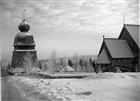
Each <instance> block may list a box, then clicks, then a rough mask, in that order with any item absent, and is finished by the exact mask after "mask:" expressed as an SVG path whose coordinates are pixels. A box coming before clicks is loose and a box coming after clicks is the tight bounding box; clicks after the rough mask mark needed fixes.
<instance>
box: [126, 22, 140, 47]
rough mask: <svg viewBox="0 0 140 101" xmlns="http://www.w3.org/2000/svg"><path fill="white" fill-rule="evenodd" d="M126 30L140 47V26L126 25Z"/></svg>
mask: <svg viewBox="0 0 140 101" xmlns="http://www.w3.org/2000/svg"><path fill="white" fill-rule="evenodd" d="M125 28H126V29H127V31H128V32H129V33H130V35H131V36H132V38H133V39H134V41H135V42H136V44H137V45H138V46H139V44H140V42H139V28H140V27H139V25H129V24H125Z"/></svg>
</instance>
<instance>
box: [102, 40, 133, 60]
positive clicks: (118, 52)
mask: <svg viewBox="0 0 140 101" xmlns="http://www.w3.org/2000/svg"><path fill="white" fill-rule="evenodd" d="M104 42H105V44H106V46H107V48H108V50H109V53H110V55H111V57H112V58H134V55H133V54H132V52H131V49H130V48H129V46H128V44H127V42H126V41H125V40H119V39H118V40H116V39H105V40H104Z"/></svg>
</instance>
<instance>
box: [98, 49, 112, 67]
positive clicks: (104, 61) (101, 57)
mask: <svg viewBox="0 0 140 101" xmlns="http://www.w3.org/2000/svg"><path fill="white" fill-rule="evenodd" d="M95 64H110V60H109V58H108V55H107V53H106V50H105V49H103V50H102V52H101V53H100V55H99V56H98V58H97V60H96V61H95Z"/></svg>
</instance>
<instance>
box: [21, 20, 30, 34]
mask: <svg viewBox="0 0 140 101" xmlns="http://www.w3.org/2000/svg"><path fill="white" fill-rule="evenodd" d="M18 29H19V30H20V31H21V32H28V31H29V29H30V26H29V24H28V23H27V22H26V21H25V19H23V21H22V22H21V23H20V24H19V26H18Z"/></svg>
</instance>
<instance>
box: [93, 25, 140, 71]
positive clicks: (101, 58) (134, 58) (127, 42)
mask: <svg viewBox="0 0 140 101" xmlns="http://www.w3.org/2000/svg"><path fill="white" fill-rule="evenodd" d="M139 28H140V27H139V25H129V24H124V26H123V28H122V31H121V33H120V35H119V37H118V38H104V37H103V42H102V45H101V48H100V51H99V54H98V57H97V60H96V61H95V65H96V72H98V71H99V70H101V71H102V72H116V68H119V69H120V70H121V71H122V72H136V71H140V70H139V51H140V47H139V46H140V45H139Z"/></svg>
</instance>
